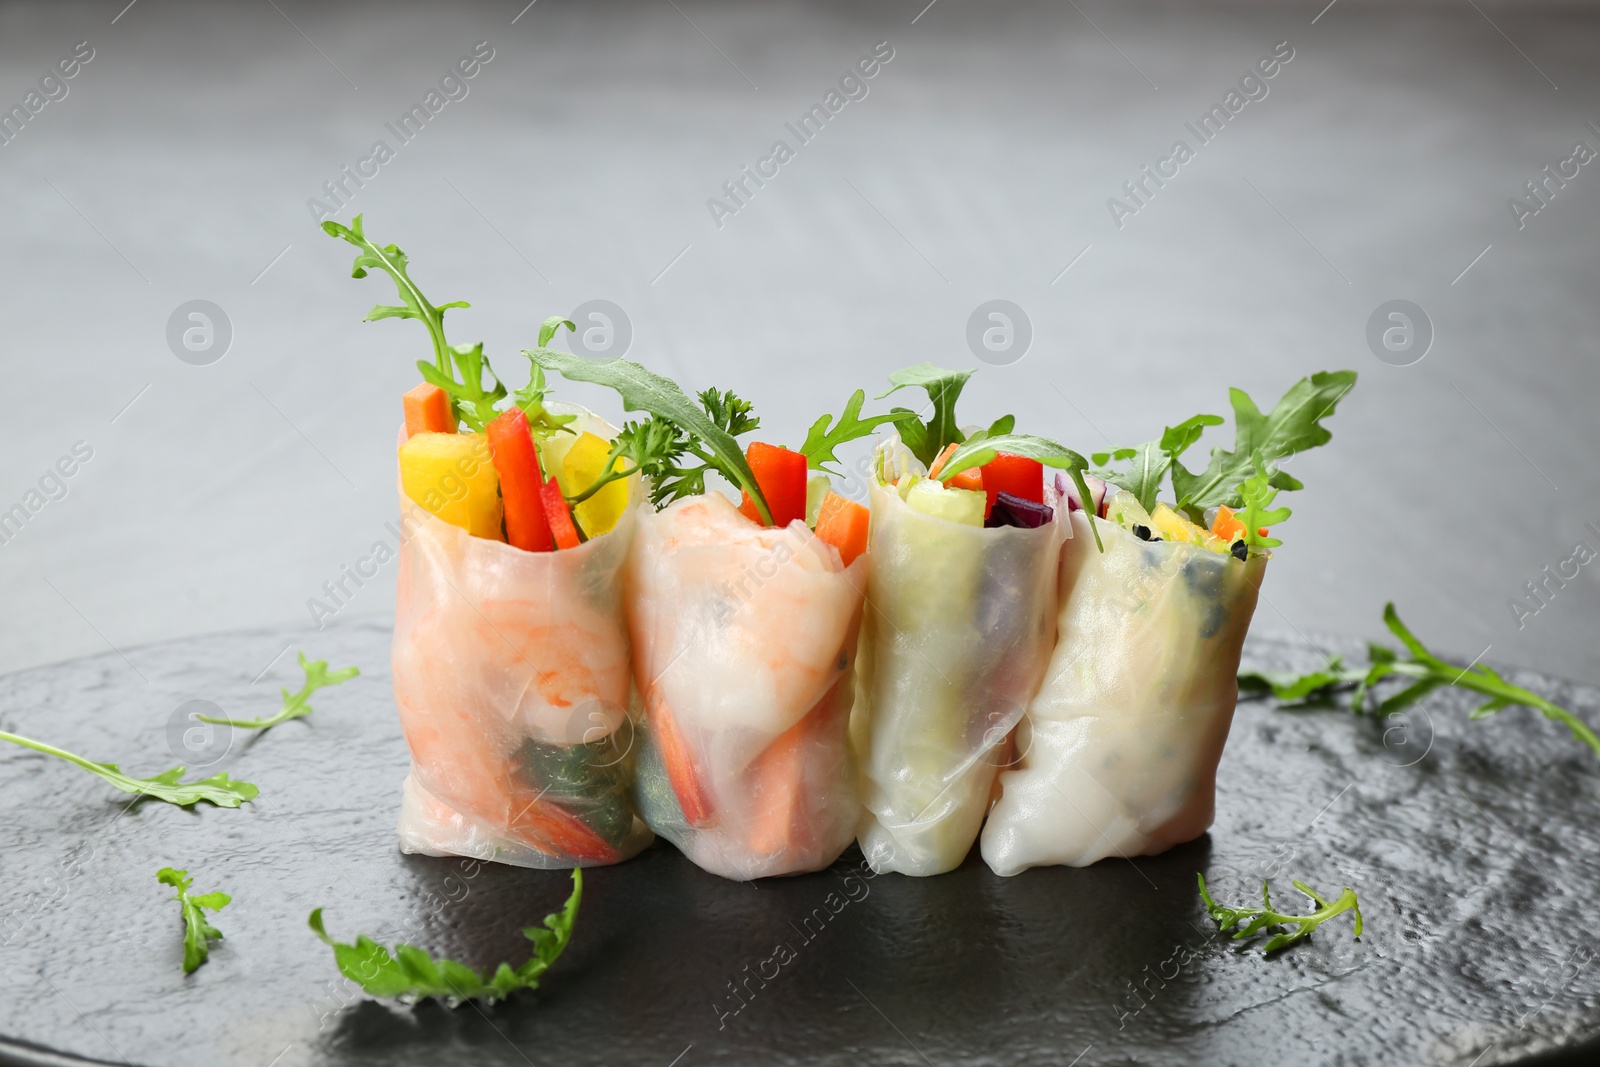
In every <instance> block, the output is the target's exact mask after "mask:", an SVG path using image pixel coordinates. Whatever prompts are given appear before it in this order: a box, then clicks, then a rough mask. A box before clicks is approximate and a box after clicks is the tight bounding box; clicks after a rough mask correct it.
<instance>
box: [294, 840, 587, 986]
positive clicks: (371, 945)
mask: <svg viewBox="0 0 1600 1067" xmlns="http://www.w3.org/2000/svg"><path fill="white" fill-rule="evenodd" d="M582 899H583V873H582V871H581V870H579V869H577V868H574V869H573V871H572V895H571V896H569V897H568V898H567V903H566V907H564V908H563V909H562V910H561V911H560V912H558V913H556V914H554V915H546V916H545V918H544V925H545V928H544V929H540V928H539V927H537V926H530V927H527V928H526V929H524V930H523V931H522V936H524V937H526V938H527V939H528V940H529V941H532V942H533V956H532V957H531V958H530V959H529V960H528V961H527V962H526V963H524V964H523V965H522V966H521V967H516V968H513V967H512V966H511V965H510V964H509V963H502V964H501V965H500V966H499V967H498V968H497V969H496V970H495V971H494V973H493V974H492V975H490V976H487V977H485V976H483V975H481V974H479V973H478V972H477V971H475V970H473V969H472V968H471V967H468V966H467V965H466V964H464V963H457V962H455V961H454V960H448V959H441V960H435V959H434V958H433V957H432V956H430V955H428V954H427V953H426V952H424V951H423V950H422V949H420V948H417V947H416V946H415V945H406V944H400V945H396V946H395V949H394V952H393V953H392V954H391V953H390V951H389V950H388V949H386V948H384V947H383V946H382V945H380V944H378V943H377V942H376V941H373V940H372V939H371V938H370V937H368V936H367V935H366V934H361V935H359V936H358V937H357V938H356V943H355V944H353V945H344V944H340V943H339V942H337V941H335V940H334V939H333V938H331V937H329V936H328V933H327V931H326V930H324V929H323V927H322V909H321V908H318V909H317V910H316V911H314V912H312V913H311V918H310V920H309V923H310V926H311V929H312V931H313V932H315V933H316V935H317V937H319V938H321V939H322V942H323V943H324V944H326V945H329V946H330V947H332V949H333V958H334V960H335V961H336V962H337V963H338V965H339V970H340V972H341V973H342V974H343V975H344V976H345V977H346V978H348V979H350V980H351V981H353V982H355V983H357V984H358V985H360V986H361V988H362V989H364V990H366V992H367V993H368V994H369V995H371V996H374V997H399V998H401V999H402V1000H404V1001H407V1002H414V1001H417V1000H422V999H424V998H426V997H438V998H439V999H441V1000H443V1001H445V1002H447V1003H449V1004H450V1005H452V1006H454V1005H456V1004H460V1003H462V1002H463V1001H468V1000H481V1001H483V1002H484V1003H486V1004H493V1003H494V1002H495V1001H497V1000H501V999H503V998H505V997H506V996H508V995H510V994H511V993H513V992H515V991H516V990H518V989H537V988H538V987H539V978H540V977H541V976H542V975H543V974H544V972H545V971H547V970H549V969H550V965H551V964H553V963H555V961H556V959H557V957H559V956H560V955H561V953H562V951H563V950H565V949H566V947H567V942H569V941H571V940H572V924H573V922H574V920H576V919H577V917H578V904H579V902H580V901H581V900H582Z"/></svg>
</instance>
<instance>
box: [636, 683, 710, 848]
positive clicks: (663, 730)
mask: <svg viewBox="0 0 1600 1067" xmlns="http://www.w3.org/2000/svg"><path fill="white" fill-rule="evenodd" d="M649 724H650V731H651V733H653V734H654V735H655V739H656V750H657V751H659V752H660V753H661V762H662V765H663V766H665V767H666V769H667V781H668V782H670V783H671V784H672V792H673V793H674V794H676V795H677V797H678V807H680V808H682V809H683V818H684V821H685V822H687V823H688V824H689V825H690V826H706V825H708V824H709V823H710V822H711V802H710V800H709V799H707V797H706V795H705V793H704V792H702V791H701V789H700V783H699V781H697V780H696V779H695V775H694V760H693V759H692V758H691V757H690V755H689V748H688V746H687V745H685V744H684V743H683V737H682V736H681V735H680V734H679V733H678V727H677V725H676V724H675V723H674V722H673V721H672V714H671V712H669V711H668V710H667V705H666V703H665V702H663V701H661V700H656V701H655V702H654V703H653V705H652V707H651V708H650V714H649Z"/></svg>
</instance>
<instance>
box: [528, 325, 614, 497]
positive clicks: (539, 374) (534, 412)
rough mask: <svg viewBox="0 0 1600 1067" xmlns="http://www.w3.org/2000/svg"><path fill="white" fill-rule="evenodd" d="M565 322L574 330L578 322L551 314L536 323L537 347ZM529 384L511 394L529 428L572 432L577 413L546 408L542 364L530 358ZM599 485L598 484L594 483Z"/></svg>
mask: <svg viewBox="0 0 1600 1067" xmlns="http://www.w3.org/2000/svg"><path fill="white" fill-rule="evenodd" d="M563 326H565V327H566V328H567V329H568V330H569V331H572V332H573V333H576V332H577V330H578V325H577V323H575V322H573V321H572V320H571V319H564V318H562V317H561V316H560V315H551V316H550V317H549V318H547V319H545V320H544V322H542V323H540V324H539V347H540V348H543V347H545V346H546V345H548V344H549V343H550V339H551V338H552V337H554V336H555V335H556V333H557V331H559V330H560V329H561V327H563ZM528 363H529V367H528V384H527V385H525V386H523V387H522V388H521V389H518V390H517V391H516V392H514V393H512V394H511V401H512V403H514V404H516V405H517V407H519V408H521V409H522V413H523V414H524V415H526V416H527V417H528V429H530V430H532V431H533V432H534V433H535V434H537V435H538V436H540V437H549V436H551V435H552V434H555V433H572V432H573V431H572V430H571V429H570V428H568V425H567V424H568V423H570V422H573V421H574V420H576V419H577V417H578V416H576V415H552V414H551V413H550V412H549V411H546V410H545V406H544V398H545V394H546V393H547V392H548V391H549V390H547V389H546V388H545V384H544V368H543V367H541V366H539V364H537V363H535V362H534V361H533V360H531V359H530V360H529V361H528ZM597 488H598V487H597Z"/></svg>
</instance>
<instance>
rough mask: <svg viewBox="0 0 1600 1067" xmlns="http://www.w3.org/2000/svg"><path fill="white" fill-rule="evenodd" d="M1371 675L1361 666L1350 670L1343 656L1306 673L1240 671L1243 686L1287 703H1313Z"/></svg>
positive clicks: (1335, 657) (1241, 686)
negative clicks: (1326, 692)
mask: <svg viewBox="0 0 1600 1067" xmlns="http://www.w3.org/2000/svg"><path fill="white" fill-rule="evenodd" d="M1366 676H1367V672H1366V670H1365V669H1364V668H1361V667H1346V666H1345V665H1344V657H1343V656H1330V657H1329V658H1328V663H1327V665H1326V666H1324V667H1322V668H1321V669H1319V670H1315V671H1310V672H1309V673H1306V674H1296V673H1295V672H1294V671H1240V672H1239V687H1240V688H1241V689H1250V690H1257V691H1264V692H1270V693H1271V694H1272V695H1273V696H1275V697H1277V698H1278V699H1279V700H1282V701H1284V702H1285V703H1294V702H1300V701H1305V700H1309V699H1310V698H1311V697H1313V696H1315V695H1316V694H1319V693H1321V692H1323V691H1324V690H1327V689H1330V688H1332V687H1334V686H1341V685H1348V684H1353V683H1355V682H1359V681H1361V680H1362V679H1363V678H1365V677H1366Z"/></svg>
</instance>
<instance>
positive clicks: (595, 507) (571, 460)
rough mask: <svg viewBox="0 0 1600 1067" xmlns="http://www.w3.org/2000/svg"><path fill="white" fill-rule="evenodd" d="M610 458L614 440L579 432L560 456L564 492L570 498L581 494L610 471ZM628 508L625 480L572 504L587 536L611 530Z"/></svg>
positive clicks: (608, 484) (610, 484) (601, 488)
mask: <svg viewBox="0 0 1600 1067" xmlns="http://www.w3.org/2000/svg"><path fill="white" fill-rule="evenodd" d="M610 457H611V442H609V441H607V440H606V439H605V438H603V437H599V436H597V435H595V434H592V433H582V434H579V435H578V439H577V440H576V441H574V442H572V444H571V446H570V447H568V449H567V453H566V455H565V456H563V457H562V458H561V464H560V467H559V469H558V473H557V479H558V480H559V481H560V483H561V491H562V492H563V493H565V494H566V495H567V496H568V497H569V498H571V497H576V496H578V495H579V494H580V493H582V492H583V491H584V490H585V489H587V488H588V487H589V486H591V485H593V484H594V483H595V482H596V481H597V480H598V479H599V478H600V477H601V475H603V474H605V473H607V472H606V461H607V460H608V459H610ZM627 510H628V483H627V481H626V480H619V481H614V482H607V483H606V484H605V485H603V486H601V487H600V488H599V489H597V490H595V492H594V493H593V495H591V496H590V497H588V498H587V499H585V500H581V501H579V502H578V503H576V504H574V505H573V506H572V514H573V516H574V517H575V518H576V519H577V521H578V525H579V526H581V527H582V528H583V532H584V536H586V537H599V536H600V535H601V534H603V533H608V532H610V530H611V529H612V527H614V526H616V525H617V523H618V521H619V520H621V518H622V513H623V512H625V511H627Z"/></svg>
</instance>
